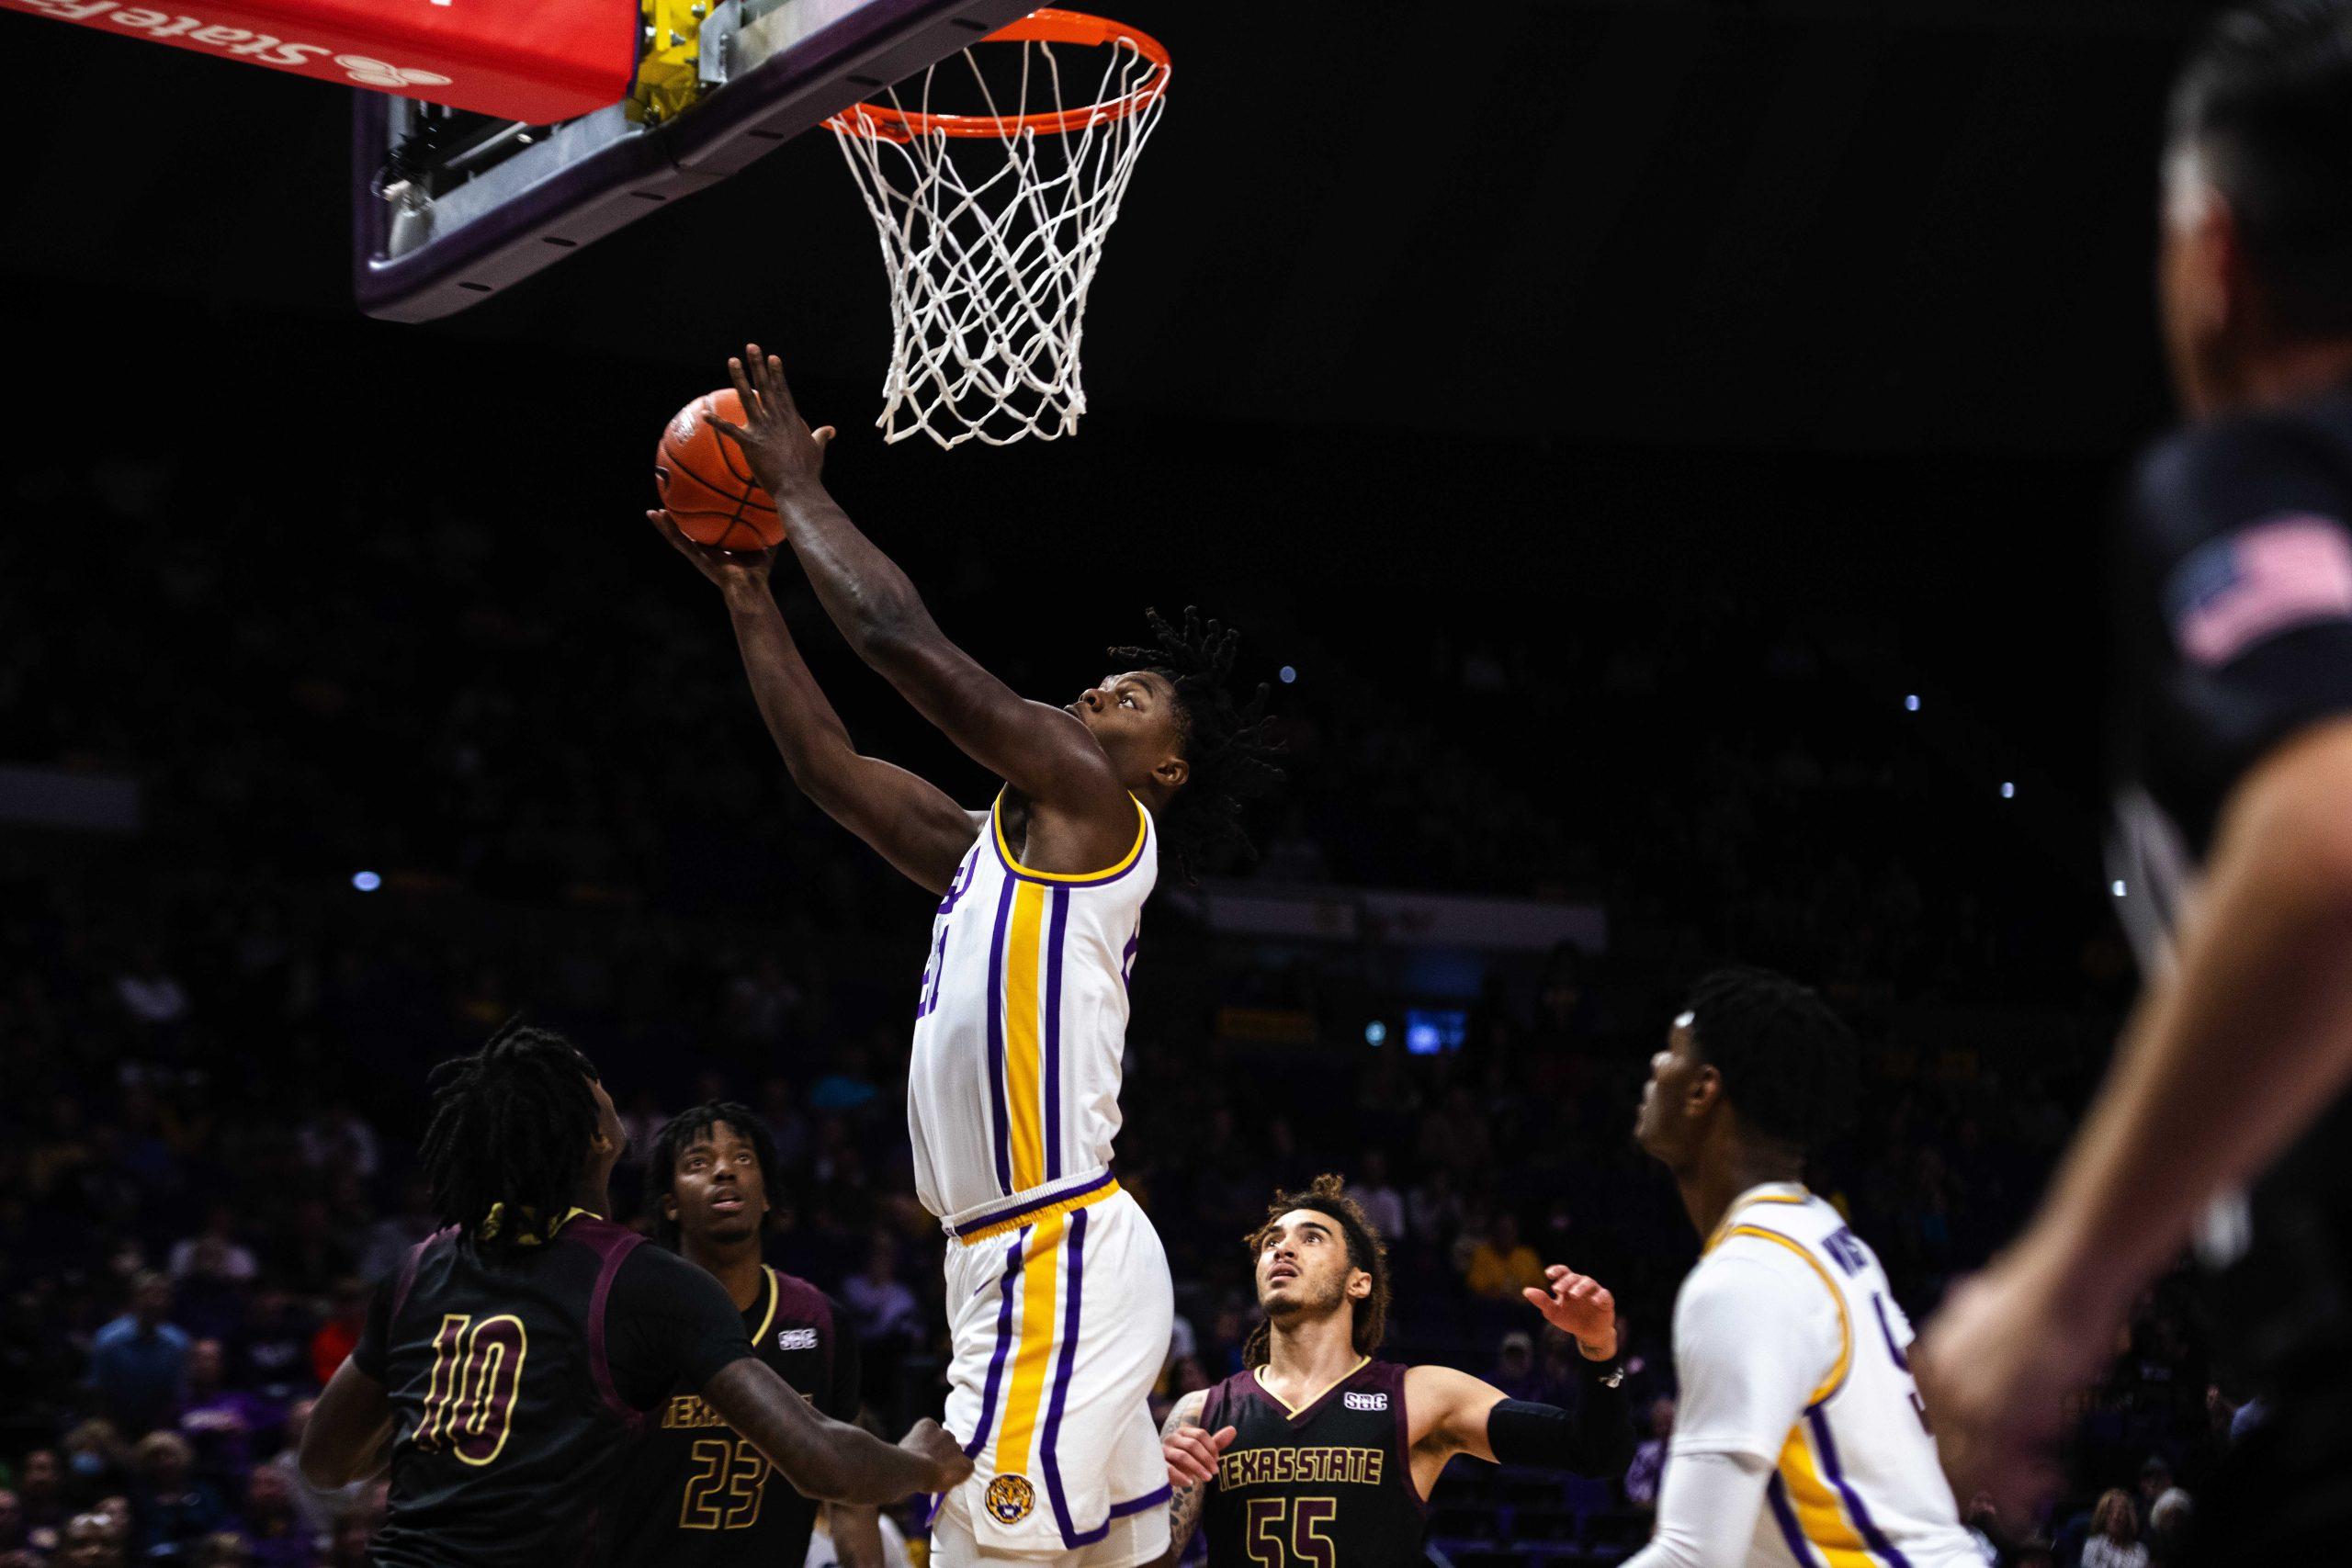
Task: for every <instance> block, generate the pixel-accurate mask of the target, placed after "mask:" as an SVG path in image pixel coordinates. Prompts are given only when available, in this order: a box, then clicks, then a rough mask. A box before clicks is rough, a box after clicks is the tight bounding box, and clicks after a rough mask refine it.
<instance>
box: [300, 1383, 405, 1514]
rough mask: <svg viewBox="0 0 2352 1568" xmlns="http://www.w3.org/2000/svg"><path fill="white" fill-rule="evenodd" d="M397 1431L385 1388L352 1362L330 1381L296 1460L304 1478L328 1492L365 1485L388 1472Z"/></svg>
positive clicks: (304, 1429)
mask: <svg viewBox="0 0 2352 1568" xmlns="http://www.w3.org/2000/svg"><path fill="white" fill-rule="evenodd" d="M391 1431H392V1402H391V1399H390V1396H389V1395H387V1394H386V1393H385V1392H384V1385H383V1384H382V1383H380V1382H377V1381H376V1380H375V1379H374V1378H371V1377H369V1376H368V1374H367V1373H366V1372H363V1371H360V1370H359V1368H358V1366H357V1365H356V1363H354V1362H353V1361H352V1360H351V1359H349V1358H348V1357H346V1358H345V1359H344V1363H343V1365H341V1366H340V1367H337V1368H336V1369H335V1371H334V1377H332V1378H330V1379H328V1380H327V1386H326V1390H325V1392H324V1393H321V1394H320V1395H319V1403H318V1404H317V1406H316V1407H315V1408H313V1409H312V1410H311V1424H310V1425H309V1426H308V1427H304V1428H302V1450H301V1452H300V1453H299V1454H297V1455H296V1456H295V1462H296V1463H297V1464H298V1465H300V1467H301V1471H302V1479H303V1480H305V1481H307V1482H309V1483H311V1485H313V1486H316V1487H319V1488H321V1489H322V1490H331V1489H333V1488H334V1487H337V1486H348V1485H349V1484H351V1483H353V1482H355V1481H364V1480H366V1479H367V1478H368V1477H369V1476H371V1475H374V1474H376V1473H377V1472H379V1471H380V1470H382V1469H383V1467H384V1460H385V1458H386V1455H385V1452H384V1445H385V1439H386V1438H390V1436H391Z"/></svg>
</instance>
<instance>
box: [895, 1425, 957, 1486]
mask: <svg viewBox="0 0 2352 1568" xmlns="http://www.w3.org/2000/svg"><path fill="white" fill-rule="evenodd" d="M899 1447H900V1448H902V1449H904V1450H907V1452H909V1453H910V1454H912V1455H914V1456H915V1457H916V1458H917V1459H919V1460H921V1461H923V1462H924V1463H926V1464H928V1465H930V1466H931V1467H932V1478H931V1480H930V1481H928V1482H926V1483H924V1490H925V1491H929V1492H946V1491H949V1490H952V1489H953V1488H955V1487H956V1486H959V1485H961V1484H963V1481H964V1478H965V1477H966V1476H967V1475H969V1474H971V1473H972V1461H971V1459H970V1457H969V1456H967V1454H966V1453H965V1452H964V1450H963V1448H962V1446H961V1445H959V1444H958V1443H957V1442H956V1439H955V1438H952V1437H950V1436H948V1434H947V1429H946V1428H945V1427H942V1426H941V1425H940V1424H939V1423H938V1422H936V1421H934V1420H933V1419H932V1418H931V1417H930V1416H924V1417H923V1418H922V1420H920V1421H918V1422H916V1423H915V1424H914V1427H913V1428H912V1429H911V1430H910V1431H909V1432H908V1433H907V1435H906V1436H905V1437H903V1438H899Z"/></svg>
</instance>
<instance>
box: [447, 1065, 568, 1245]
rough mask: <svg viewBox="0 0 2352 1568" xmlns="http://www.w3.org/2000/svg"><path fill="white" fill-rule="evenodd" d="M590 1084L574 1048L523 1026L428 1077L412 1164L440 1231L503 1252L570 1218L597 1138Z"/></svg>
mask: <svg viewBox="0 0 2352 1568" xmlns="http://www.w3.org/2000/svg"><path fill="white" fill-rule="evenodd" d="M595 1076H596V1069H595V1067H594V1066H592V1065H590V1063H589V1060H588V1058H587V1057H585V1056H583V1055H581V1054H580V1051H579V1048H578V1047H577V1046H575V1045H573V1044H572V1043H571V1041H569V1040H566V1039H565V1038H564V1037H563V1036H562V1035H560V1034H557V1033H555V1032H552V1031H550V1030H545V1029H533V1028H529V1027H527V1026H526V1025H524V1024H522V1023H520V1022H510V1023H508V1024H507V1025H506V1026H505V1027H504V1028H503V1029H501V1030H500V1031H499V1032H497V1033H495V1034H493V1035H492V1036H491V1037H490V1039H489V1040H488V1041H486V1042H484V1043H483V1044H482V1048H481V1050H479V1051H477V1052H475V1053H474V1054H473V1055H470V1056H459V1057H458V1058H457V1059H456V1060H454V1061H448V1062H444V1063H442V1064H441V1065H440V1066H437V1067H435V1068H434V1069H433V1076H432V1077H431V1078H430V1079H429V1080H428V1081H429V1082H430V1083H431V1084H432V1086H433V1119H432V1121H431V1122H429V1123H428V1124H427V1125H426V1127H425V1129H424V1145H422V1146H421V1147H420V1148H419V1149H418V1151H417V1164H418V1166H419V1168H421V1169H422V1170H423V1172H424V1179H425V1180H426V1181H428V1182H429V1183H431V1185H432V1190H433V1212H434V1214H435V1216H436V1217H437V1218H438V1219H439V1220H440V1221H441V1223H442V1224H445V1225H455V1226H457V1227H458V1235H459V1237H460V1238H461V1239H463V1240H466V1241H469V1242H471V1243H472V1244H473V1245H476V1246H479V1247H485V1248H488V1249H490V1250H492V1251H505V1250H508V1249H510V1248H513V1247H517V1246H520V1245H524V1244H525V1242H526V1239H529V1238H531V1237H533V1236H534V1235H535V1234H536V1233H537V1230H538V1228H539V1226H541V1225H544V1224H552V1223H554V1222H555V1221H556V1220H558V1219H560V1217H561V1216H562V1215H563V1214H564V1213H567V1212H568V1211H569V1210H570V1209H571V1201H572V1198H573V1197H574V1196H575V1195H576V1194H577V1193H578V1192H579V1190H580V1173H581V1171H582V1169H583V1168H585V1167H586V1166H587V1164H588V1150H589V1144H590V1140H592V1139H593V1138H594V1136H595V1134H596V1098H595V1096H594V1094H593V1093H592V1092H590V1090H589V1088H588V1085H589V1082H590V1080H591V1079H593V1078H594V1077H595ZM493 1213H495V1214H496V1215H497V1216H498V1221H499V1223H498V1224H496V1225H495V1226H494V1227H493V1226H492V1225H491V1224H490V1220H491V1217H492V1214H493Z"/></svg>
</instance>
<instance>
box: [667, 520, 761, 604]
mask: <svg viewBox="0 0 2352 1568" xmlns="http://www.w3.org/2000/svg"><path fill="white" fill-rule="evenodd" d="M645 518H646V521H647V522H649V523H650V524H652V525H653V528H654V532H656V533H658V534H660V535H661V536H662V537H663V538H665V539H667V540H669V541H670V543H671V544H672V545H673V546H675V547H676V548H677V551H678V553H679V554H680V555H682V556H684V557H685V558H687V559H688V560H690V561H692V562H694V563H695V570H696V571H699V572H701V573H702V574H703V575H704V576H705V577H707V578H708V579H710V581H712V582H714V583H716V584H718V587H719V588H721V589H734V588H742V587H750V588H760V589H764V588H765V587H766V586H767V581H768V573H769V572H771V571H773V570H775V551H774V550H722V549H718V548H715V547H712V546H709V545H698V544H696V543H695V542H694V541H693V540H692V539H689V538H687V537H686V536H685V534H684V531H683V530H681V529H680V528H679V526H678V525H677V524H676V522H675V521H673V519H672V518H671V516H670V514H669V513H666V512H662V511H653V512H649V513H646V514H645Z"/></svg>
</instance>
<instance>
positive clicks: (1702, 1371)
mask: <svg viewBox="0 0 2352 1568" xmlns="http://www.w3.org/2000/svg"><path fill="white" fill-rule="evenodd" d="M1674 1341H1675V1359H1676V1362H1677V1365H1678V1367H1679V1369H1680V1370H1681V1382H1682V1385H1683V1388H1682V1393H1683V1398H1682V1402H1681V1404H1679V1406H1678V1408H1677V1411H1676V1430H1675V1435H1674V1438H1673V1439H1672V1442H1671V1449H1672V1451H1673V1452H1675V1453H1678V1454H1680V1453H1735V1454H1747V1455H1749V1456H1751V1457H1752V1458H1760V1459H1762V1460H1764V1461H1767V1462H1769V1463H1770V1464H1771V1466H1772V1475H1771V1479H1770V1482H1769V1483H1767V1486H1766V1494H1765V1496H1766V1506H1765V1507H1764V1509H1763V1511H1762V1512H1761V1513H1760V1514H1759V1515H1758V1518H1757V1523H1756V1534H1755V1536H1754V1538H1753V1540H1752V1541H1751V1543H1750V1545H1749V1548H1748V1551H1747V1562H1748V1563H1749V1564H1750V1565H1751V1568H1791V1565H1792V1564H1798V1565H1802V1568H1982V1563H1983V1562H1984V1559H1983V1557H1982V1555H1981V1554H1980V1553H1979V1552H1978V1551H1977V1550H1976V1547H1975V1544H1974V1541H1973V1538H1972V1537H1971V1536H1970V1535H1969V1534H1968V1532H1967V1531H1966V1530H1965V1529H1962V1527H1961V1524H1960V1519H1959V1511H1958V1510H1957V1509H1956V1508H1955V1507H1954V1506H1953V1505H1952V1495H1951V1486H1950V1484H1949V1483H1946V1482H1945V1480H1944V1475H1943V1470H1942V1468H1941V1466H1940V1465H1939V1463H1938V1462H1937V1459H1936V1444H1935V1438H1934V1437H1933V1436H1932V1435H1931V1434H1930V1433H1929V1431H1928V1424H1927V1416H1926V1412H1925V1408H1924V1406H1923V1405H1922V1404H1920V1401H1919V1394H1918V1389H1917V1385H1916V1384H1915V1383H1914V1382H1912V1379H1911V1367H1910V1359H1909V1353H1910V1346H1911V1325H1910V1321H1909V1320H1908V1319H1907V1318H1906V1317H1905V1315H1904V1314H1903V1309H1902V1308H1901V1307H1899V1306H1897V1305H1896V1304H1895V1303H1894V1293H1893V1292H1892V1291H1891V1290H1890V1288H1889V1287H1888V1284H1887V1280H1886V1274H1885V1271H1884V1270H1883V1269H1881V1268H1880V1266H1879V1261H1878V1258H1876V1256H1875V1255H1873V1254H1872V1253H1871V1249H1870V1248H1869V1247H1866V1246H1864V1245H1863V1244H1862V1242H1861V1240H1860V1237H1858V1236H1856V1235H1854V1233H1853V1232H1852V1231H1851V1230H1849V1229H1848V1228H1847V1225H1846V1222H1845V1219H1844V1217H1843V1216H1842V1215H1840V1214H1839V1213H1838V1211H1837V1210H1836V1209H1835V1208H1833V1207H1831V1206H1830V1205H1829V1204H1828V1203H1826V1202H1825V1201H1822V1200H1821V1199H1819V1198H1817V1197H1815V1196H1814V1195H1813V1194H1812V1193H1810V1192H1808V1191H1807V1190H1805V1189H1804V1188H1803V1187H1801V1186H1797V1185H1794V1184H1791V1183H1771V1184H1768V1185H1766V1186H1761V1187H1755V1188H1751V1189H1749V1190H1747V1191H1746V1192H1744V1193H1742V1194H1741V1195H1740V1197H1739V1199H1738V1201H1736V1202H1734V1203H1733V1205H1732V1207H1731V1209H1730V1211H1729V1212H1728V1213H1726V1214H1725V1215H1724V1220H1723V1223H1722V1224H1719V1225H1718V1226H1716V1228H1715V1233H1714V1235H1712V1236H1710V1237H1709V1238H1708V1241H1707V1246H1706V1249H1705V1252H1704V1254H1703V1255H1702V1257H1701V1258H1700V1259H1699V1263H1698V1266H1697V1267H1696V1268H1694V1269H1691V1274H1690V1277H1689V1278H1688V1279H1686V1280H1684V1281H1683V1283H1682V1289H1681V1292H1680V1293H1679V1295H1678V1296H1677V1298H1676V1300H1675V1309H1674Z"/></svg>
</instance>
